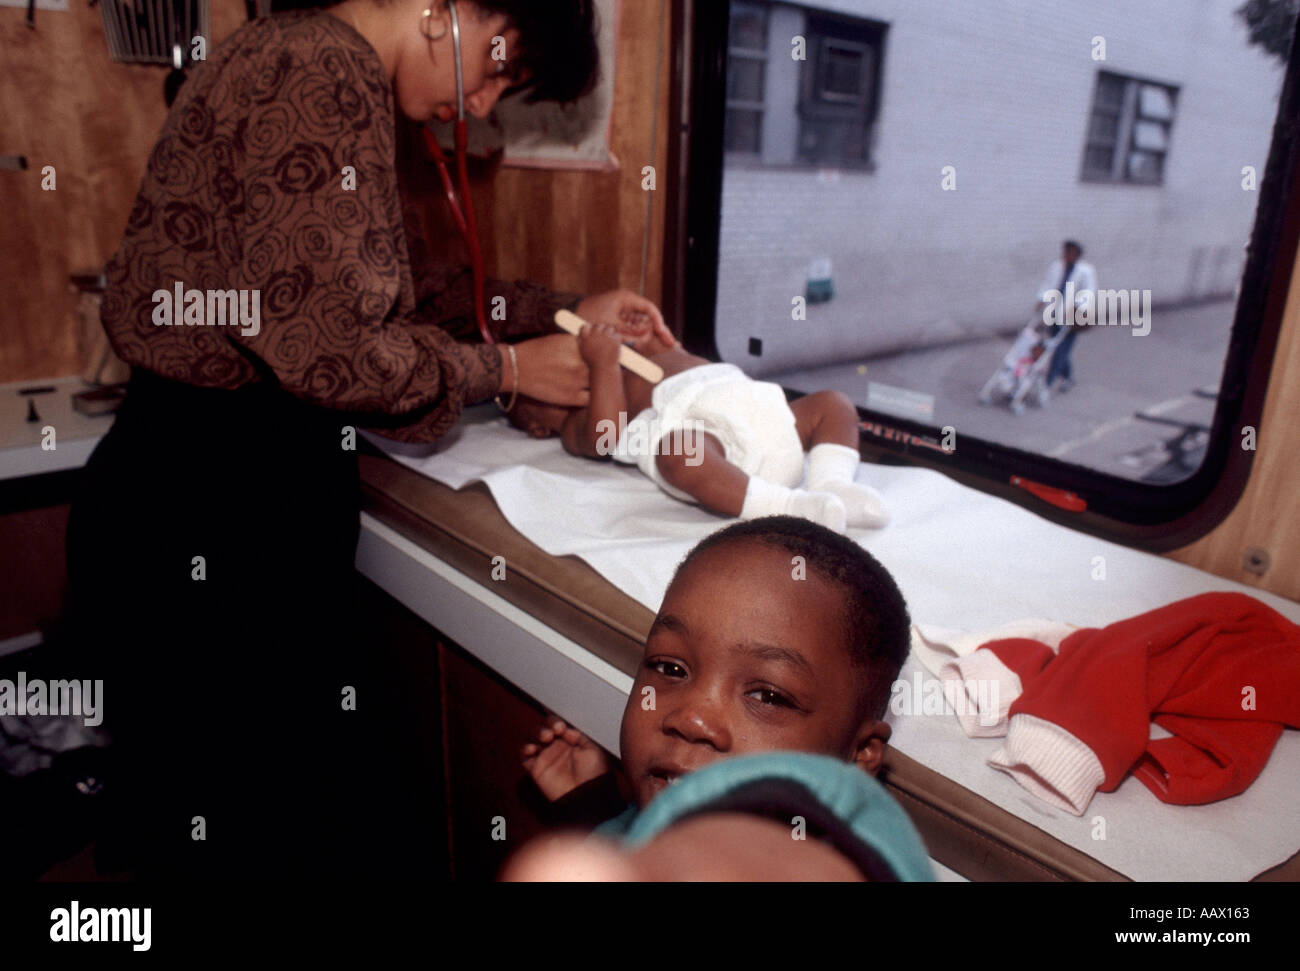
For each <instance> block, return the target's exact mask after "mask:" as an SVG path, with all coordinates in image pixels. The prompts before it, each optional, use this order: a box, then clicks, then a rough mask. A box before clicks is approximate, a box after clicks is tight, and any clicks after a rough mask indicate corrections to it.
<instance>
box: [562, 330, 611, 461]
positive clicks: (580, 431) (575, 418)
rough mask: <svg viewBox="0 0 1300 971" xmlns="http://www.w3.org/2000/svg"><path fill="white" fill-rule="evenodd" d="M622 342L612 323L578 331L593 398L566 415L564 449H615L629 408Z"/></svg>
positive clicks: (592, 454)
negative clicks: (620, 353) (621, 418)
mask: <svg viewBox="0 0 1300 971" xmlns="http://www.w3.org/2000/svg"><path fill="white" fill-rule="evenodd" d="M620 346H621V345H620V343H619V339H618V331H617V330H616V329H615V328H614V327H612V326H611V325H609V324H591V323H589V324H587V325H586V326H585V327H583V328H582V332H581V333H579V334H578V350H579V352H580V353H581V354H582V359H583V360H584V361H586V362H587V370H588V373H589V374H590V376H591V377H590V380H591V401H590V403H589V404H588V405H587V407H586V408H579V409H577V410H575V411H573V412H572V413H571V414H570V415H569V417H568V418H567V419H565V422H564V428H563V429H562V430H561V433H560V437H561V439H562V441H563V442H564V447H565V449H566V450H567V451H569V452H571V453H572V454H574V455H585V456H587V457H588V458H609V456H610V454H611V453H612V452H613V448H614V445H615V443H616V441H617V435H618V428H619V416H620V415H622V414H625V413H626V412H627V393H626V392H625V391H624V389H623V372H622V369H621V368H620V367H619V363H618V349H619V347H620ZM626 420H627V419H624V421H626Z"/></svg>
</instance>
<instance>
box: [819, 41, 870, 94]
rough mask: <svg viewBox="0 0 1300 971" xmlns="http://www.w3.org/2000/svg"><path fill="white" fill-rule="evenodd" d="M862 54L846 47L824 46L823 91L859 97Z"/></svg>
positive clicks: (864, 62) (862, 65)
mask: <svg viewBox="0 0 1300 971" xmlns="http://www.w3.org/2000/svg"><path fill="white" fill-rule="evenodd" d="M865 66H866V57H865V56H864V52H862V51H860V50H854V49H852V48H848V47H837V46H835V45H834V44H828V45H827V46H826V73H825V80H824V82H823V83H824V88H823V90H824V91H825V93H827V94H838V95H846V96H848V97H860V96H861V95H862V93H863V76H862V75H863V68H864V67H865Z"/></svg>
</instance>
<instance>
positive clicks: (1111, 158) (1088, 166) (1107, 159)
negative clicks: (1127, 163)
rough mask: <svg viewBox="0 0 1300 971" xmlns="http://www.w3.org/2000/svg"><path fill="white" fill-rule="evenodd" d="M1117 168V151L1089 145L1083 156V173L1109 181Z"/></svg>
mask: <svg viewBox="0 0 1300 971" xmlns="http://www.w3.org/2000/svg"><path fill="white" fill-rule="evenodd" d="M1114 168H1115V149H1113V148H1106V147H1104V146H1098V145H1089V146H1088V150H1087V152H1085V153H1084V156H1083V171H1084V173H1085V174H1087V175H1090V176H1093V177H1094V178H1104V179H1109V178H1110V176H1111V172H1112V171H1113V170H1114Z"/></svg>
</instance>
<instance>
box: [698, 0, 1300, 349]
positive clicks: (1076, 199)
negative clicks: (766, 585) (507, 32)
mask: <svg viewBox="0 0 1300 971" xmlns="http://www.w3.org/2000/svg"><path fill="white" fill-rule="evenodd" d="M1239 5H1240V0H1142V2H1141V3H1132V2H1130V0H1092V2H1090V3H1087V4H1073V3H1069V4H1066V3H1044V2H1041V0H979V2H938V0H839V2H836V3H827V4H819V5H818V7H817V9H816V10H813V9H812V8H809V7H806V6H791V5H786V4H764V3H756V4H753V5H752V6H753V8H754V9H752V10H751V11H750V15H751V19H752V23H750V24H748V25H747V26H748V28H749V29H748V30H744V29H738V28H737V26H736V24H735V21H733V29H732V35H731V44H732V45H733V53H732V55H731V63H732V64H733V72H732V73H733V77H732V79H731V80H732V84H731V91H730V93H729V98H730V100H729V102H728V103H729V105H730V106H731V110H730V111H729V119H731V120H729V123H728V144H729V147H730V148H732V149H738V150H739V152H740V154H735V153H730V154H729V155H728V162H727V164H726V171H725V176H724V185H723V219H722V236H721V252H720V259H719V266H718V273H719V280H718V283H719V303H718V308H719V317H718V330H717V333H718V343H719V350H720V351H721V353H722V356H723V358H724V359H725V360H731V361H735V362H737V363H739V364H741V365H742V366H744V367H745V368H746V369H747V370H749V371H750V372H751V373H753V374H765V373H771V372H775V371H779V370H785V369H790V368H796V367H809V366H815V365H818V364H824V363H829V362H833V361H843V360H846V359H853V358H856V357H865V356H868V355H871V354H877V353H883V352H888V351H891V350H898V349H901V348H904V347H908V346H915V345H917V344H934V343H942V342H945V341H948V340H953V339H961V338H963V337H966V336H974V335H987V334H989V333H994V332H997V331H1001V330H1005V329H1007V328H1009V327H1014V326H1018V325H1019V324H1021V323H1023V321H1024V320H1025V319H1026V318H1027V316H1028V313H1029V311H1030V310H1031V309H1032V307H1033V302H1034V299H1035V289H1036V287H1037V285H1038V283H1039V282H1040V279H1041V278H1042V276H1043V274H1044V271H1045V270H1046V268H1047V266H1048V264H1049V263H1050V261H1051V260H1052V259H1054V258H1055V257H1056V256H1057V255H1058V254H1059V251H1060V244H1061V241H1062V240H1063V239H1065V238H1067V237H1072V238H1076V239H1078V240H1080V241H1081V242H1082V243H1083V244H1084V246H1085V247H1086V254H1085V259H1087V260H1088V261H1090V262H1092V263H1093V264H1094V265H1095V266H1096V267H1097V273H1098V280H1099V285H1100V286H1101V287H1102V288H1112V287H1113V288H1121V287H1122V288H1131V289H1138V290H1143V289H1149V290H1151V291H1152V295H1153V299H1154V301H1155V303H1156V304H1157V306H1159V305H1160V304H1168V303H1176V302H1179V301H1184V300H1189V299H1196V298H1200V297H1206V296H1211V295H1223V294H1231V293H1232V291H1233V290H1234V288H1235V286H1236V283H1237V280H1238V278H1239V276H1240V272H1241V269H1242V264H1243V258H1244V246H1245V244H1246V242H1247V239H1248V237H1249V233H1250V228H1251V226H1252V224H1253V221H1254V213H1255V205H1256V200H1257V199H1258V192H1248V191H1244V190H1243V188H1242V180H1243V176H1242V169H1243V167H1245V166H1254V167H1255V168H1256V170H1257V171H1258V173H1259V176H1260V177H1262V175H1263V170H1264V166H1265V163H1266V161H1267V152H1268V147H1269V143H1270V140H1271V137H1272V127H1273V122H1274V117H1275V115H1276V111H1277V94H1278V91H1279V88H1280V85H1281V79H1282V74H1283V69H1282V65H1281V64H1280V63H1279V62H1278V61H1277V60H1276V59H1274V58H1272V57H1270V56H1269V55H1267V54H1266V53H1265V52H1264V51H1263V50H1261V49H1260V48H1258V47H1253V46H1250V45H1249V44H1248V43H1247V35H1246V29H1245V26H1244V25H1243V24H1242V23H1241V22H1240V21H1239V20H1238V19H1237V18H1236V17H1235V16H1234V14H1233V10H1234V9H1235V8H1236V7H1237V6H1239ZM739 9H740V14H741V16H745V15H746V14H745V9H746V8H744V7H741V8H739ZM818 11H831V12H836V13H840V14H847V15H851V16H852V17H854V18H862V19H863V20H866V21H870V22H871V23H870V24H867V25H864V26H859V25H856V24H854V23H849V24H848V25H847V26H845V27H844V28H843V31H844V33H843V34H842V35H841V37H840V39H839V40H831V41H830V44H831V46H832V47H834V48H836V49H835V50H834V51H833V52H832V53H831V54H822V55H820V56H822V58H823V60H824V61H826V63H830V60H829V59H838V60H837V61H836V64H835V65H834V66H833V67H832V68H830V70H834V71H838V72H840V73H839V74H836V75H829V74H828V75H824V76H823V75H822V74H820V73H818V72H819V71H821V70H822V68H819V67H814V68H812V70H813V76H812V78H811V80H810V76H809V74H808V71H809V67H808V62H813V63H814V64H816V63H817V61H816V58H817V57H818V56H819V55H818V54H817V51H819V50H822V49H823V48H821V47H819V45H820V44H822V43H824V42H825V38H826V36H827V35H826V34H825V33H824V32H823V33H822V34H819V33H818V31H819V30H823V31H824V29H825V25H824V24H821V25H819V23H818V21H817V16H818ZM760 27H761V29H760ZM855 31H858V32H859V33H858V34H857V35H855V34H854V32H855ZM834 32H835V28H831V33H832V34H834ZM796 35H799V36H803V37H804V38H805V40H806V41H807V45H808V46H807V57H808V62H802V63H801V62H799V61H796V60H795V59H794V58H793V57H792V56H791V51H792V39H793V38H794V37H795V36H796ZM855 36H856V37H857V40H854V39H853V38H854V37H855ZM819 38H820V39H819ZM864 38H865V39H864ZM1095 38H1104V44H1105V50H1104V54H1105V59H1104V60H1099V59H1096V58H1095V54H1097V53H1100V49H1099V46H1098V43H1097V41H1096V40H1095ZM737 45H740V46H741V47H742V48H743V47H748V48H750V50H751V51H752V52H750V53H747V52H743V51H742V52H741V53H737V52H736V48H737ZM841 48H842V49H841ZM746 59H748V60H750V61H751V62H753V64H752V65H751V66H749V67H746V68H745V69H744V70H746V71H747V72H748V73H747V74H745V75H743V76H740V77H736V76H734V72H735V68H734V65H736V64H738V63H739V62H740V61H744V60H746ZM760 64H761V66H759V65H760ZM877 64H878V65H879V66H878V67H877ZM855 65H856V67H855ZM855 70H860V71H861V77H862V79H863V81H862V84H861V85H858V82H856V81H854V80H852V79H849V80H846V78H847V77H848V75H849V74H852V73H853V71H855ZM846 72H847V73H846ZM1102 72H1105V73H1107V74H1109V75H1111V77H1110V78H1109V79H1107V80H1105V81H1103V82H1099V80H1098V77H1099V74H1100V73H1102ZM824 79H829V80H824ZM809 83H812V84H815V85H823V84H824V87H822V88H821V89H820V90H822V91H830V92H834V94H833V97H836V98H842V99H843V100H844V101H846V102H852V101H853V94H852V93H853V92H854V91H857V94H860V95H861V94H869V95H871V96H872V97H868V98H867V99H866V100H867V101H873V100H874V120H871V121H870V122H869V124H868V123H867V122H866V121H864V122H863V126H864V128H865V129H866V130H869V132H870V143H871V147H870V151H869V161H868V162H866V163H865V165H864V164H858V165H854V164H851V163H850V164H841V163H839V162H835V161H831V162H829V163H828V162H827V161H826V160H825V159H821V160H820V161H819V160H817V159H816V158H811V157H805V158H804V159H803V160H802V161H801V160H800V159H799V158H798V156H799V153H800V151H801V147H800V146H801V144H803V143H801V139H804V140H809V139H811V140H812V143H815V141H816V139H818V138H820V137H821V136H819V135H816V134H813V135H809V132H808V128H809V126H810V124H813V123H811V122H809V121H808V119H809V117H810V113H809V101H808V98H809V94H808V91H809V89H808V87H807V85H808V84H809ZM801 84H802V85H803V87H802V88H801ZM858 87H862V88H864V89H865V90H857V89H858ZM1103 88H1104V90H1103ZM843 91H848V92H850V94H849V95H844V94H842V93H840V92H843ZM827 96H832V95H827ZM1112 104H1113V116H1112V115H1107V114H1106V112H1107V111H1112V109H1111V108H1110V107H1108V106H1110V105H1112ZM750 109H753V110H750ZM830 110H831V111H841V110H843V111H849V112H850V113H851V112H852V111H854V110H858V109H856V108H853V107H852V106H851V105H850V106H848V107H845V108H840V107H839V106H835V107H832V108H831V109H830ZM861 110H862V111H863V112H864V113H865V115H864V117H866V118H870V117H871V111H872V109H871V106H870V105H867V106H866V107H863V108H862V109H861ZM801 113H802V114H801ZM1111 117H1113V123H1112V122H1110V121H1107V120H1106V119H1107V118H1111ZM801 118H802V119H803V120H801ZM1095 119H1098V120H1095ZM1151 119H1155V120H1151ZM828 137H829V136H828ZM1099 138H1100V139H1101V140H1102V141H1103V142H1105V141H1106V140H1107V139H1110V140H1111V141H1112V142H1113V143H1114V151H1113V152H1108V151H1107V150H1106V149H1105V147H1104V146H1103V147H1102V149H1101V151H1100V155H1093V156H1089V159H1090V161H1091V163H1092V168H1091V169H1090V170H1089V172H1090V173H1091V174H1093V175H1096V173H1097V172H1099V171H1100V170H1101V169H1104V168H1105V167H1106V166H1107V165H1108V164H1109V162H1108V161H1107V160H1108V159H1113V160H1114V169H1113V170H1112V177H1114V176H1118V181H1113V180H1112V181H1107V180H1106V177H1105V176H1102V177H1101V179H1102V180H1101V181H1094V180H1093V179H1091V178H1085V177H1084V172H1085V148H1086V145H1087V144H1088V143H1089V142H1090V141H1091V142H1093V143H1095V142H1096V141H1097V140H1098V139H1099ZM1161 150H1163V161H1162V162H1161V161H1160V160H1159V159H1156V158H1155V156H1156V155H1159V154H1160V153H1161ZM746 153H748V154H746ZM813 154H814V155H815V152H814V153H813ZM1129 155H1133V156H1134V157H1133V165H1134V169H1133V172H1134V174H1136V175H1138V176H1141V175H1143V174H1145V175H1146V176H1147V177H1148V178H1150V177H1151V172H1152V170H1151V166H1153V165H1154V166H1156V167H1157V168H1162V169H1163V172H1162V173H1157V176H1156V177H1157V178H1158V179H1159V181H1158V182H1154V183H1151V182H1147V183H1141V182H1131V181H1126V180H1125V176H1124V173H1125V167H1126V165H1127V164H1128V156H1129ZM1153 159H1154V160H1153ZM945 166H952V167H953V169H954V170H955V184H956V189H955V190H954V191H944V189H943V188H942V182H943V177H944V167H945ZM823 257H829V258H830V259H831V261H832V264H833V281H834V288H835V296H834V298H833V299H832V300H830V301H829V302H827V303H820V304H817V303H814V304H811V305H809V306H808V308H807V320H806V321H795V320H792V319H791V301H792V298H793V297H795V296H799V295H803V294H804V293H805V292H806V288H807V286H808V275H809V272H808V271H809V266H810V263H811V262H812V261H814V260H816V259H818V258H823ZM750 338H759V339H760V340H761V341H762V356H761V357H754V356H752V355H751V354H750V353H749V349H748V348H749V340H750Z"/></svg>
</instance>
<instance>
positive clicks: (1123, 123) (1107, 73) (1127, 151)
mask: <svg viewBox="0 0 1300 971" xmlns="http://www.w3.org/2000/svg"><path fill="white" fill-rule="evenodd" d="M1103 78H1114V79H1115V80H1117V81H1120V82H1122V83H1123V85H1124V90H1123V94H1122V96H1121V99H1120V101H1121V104H1120V107H1119V110H1118V120H1117V125H1116V135H1115V141H1114V142H1113V143H1109V142H1104V141H1100V140H1097V139H1095V138H1094V137H1093V133H1092V130H1093V123H1094V121H1095V120H1096V117H1097V114H1098V112H1099V111H1100V112H1102V113H1105V114H1109V113H1110V111H1109V109H1107V108H1106V107H1105V106H1104V105H1101V103H1100V102H1101V83H1102V79H1103ZM1144 87H1153V88H1159V89H1161V90H1162V91H1164V92H1165V94H1166V95H1167V96H1168V97H1169V102H1170V105H1171V112H1170V116H1169V118H1168V119H1167V120H1166V119H1164V118H1154V117H1147V116H1145V115H1143V114H1142V107H1141V101H1142V96H1141V95H1142V89H1143V88H1144ZM1181 92H1182V86H1181V85H1177V84H1171V83H1170V82H1168V81H1157V80H1155V79H1153V78H1147V77H1140V76H1138V75H1136V74H1121V73H1119V72H1118V71H1111V70H1108V69H1099V70H1098V71H1097V77H1096V80H1095V82H1094V84H1093V89H1092V104H1091V105H1090V107H1089V109H1088V125H1087V129H1086V130H1085V131H1084V135H1083V158H1082V160H1081V161H1080V163H1079V181H1080V182H1087V183H1092V184H1095V185H1133V186H1156V187H1158V186H1163V185H1164V184H1165V166H1166V164H1167V163H1168V160H1169V153H1170V151H1171V150H1172V148H1173V137H1174V124H1175V122H1176V121H1177V120H1178V96H1179V94H1180V93H1181ZM1142 121H1149V122H1152V123H1154V124H1158V125H1162V126H1164V130H1165V147H1164V149H1163V151H1159V152H1157V151H1155V150H1154V149H1147V148H1137V147H1136V145H1135V144H1134V140H1133V139H1134V133H1135V131H1136V129H1137V125H1138V122H1142ZM1121 146H1122V148H1121ZM1097 147H1105V148H1109V149H1110V150H1112V151H1113V152H1114V153H1115V154H1114V157H1112V159H1111V163H1110V172H1109V173H1106V174H1102V173H1101V172H1100V171H1099V170H1098V169H1096V168H1091V167H1089V165H1088V152H1089V151H1090V150H1091V149H1093V148H1097ZM1138 151H1140V152H1145V153H1146V154H1148V155H1155V156H1158V157H1159V159H1160V165H1159V174H1158V175H1157V176H1156V178H1154V179H1135V178H1133V177H1132V176H1131V175H1130V174H1129V159H1130V157H1131V156H1132V154H1133V153H1134V152H1138Z"/></svg>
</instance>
